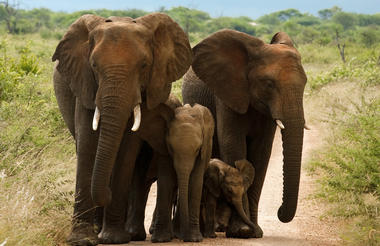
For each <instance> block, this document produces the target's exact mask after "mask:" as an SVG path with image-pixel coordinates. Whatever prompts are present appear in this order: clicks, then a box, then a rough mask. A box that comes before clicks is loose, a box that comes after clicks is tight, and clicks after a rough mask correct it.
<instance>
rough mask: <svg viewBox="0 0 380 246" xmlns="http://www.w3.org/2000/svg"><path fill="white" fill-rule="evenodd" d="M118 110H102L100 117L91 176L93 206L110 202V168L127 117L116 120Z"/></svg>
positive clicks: (113, 161)
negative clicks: (96, 147)
mask: <svg viewBox="0 0 380 246" xmlns="http://www.w3.org/2000/svg"><path fill="white" fill-rule="evenodd" d="M115 111H118V110H112V109H104V111H103V113H102V115H101V125H100V135H99V142H98V149H97V152H96V157H95V166H94V170H93V174H92V182H91V195H92V199H93V201H94V203H95V205H98V206H106V205H108V204H109V203H110V202H111V197H112V196H111V190H110V188H109V184H110V178H111V173H112V168H113V165H114V163H115V160H116V156H117V153H118V149H119V145H120V142H121V139H122V136H123V133H124V130H125V126H126V123H127V121H128V119H129V116H127V117H124V119H120V118H118V116H119V115H120V114H117V113H115Z"/></svg>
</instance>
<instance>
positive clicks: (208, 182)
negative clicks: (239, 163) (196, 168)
mask: <svg viewBox="0 0 380 246" xmlns="http://www.w3.org/2000/svg"><path fill="white" fill-rule="evenodd" d="M212 163H213V160H211V161H210V165H209V166H208V167H207V169H206V171H205V174H204V181H203V184H204V186H205V187H206V188H207V190H208V191H209V192H210V193H211V194H212V195H213V196H215V197H219V196H220V193H221V190H220V186H221V182H222V180H223V178H224V176H225V173H224V171H223V170H221V169H220V168H219V167H218V166H217V165H213V164H212Z"/></svg>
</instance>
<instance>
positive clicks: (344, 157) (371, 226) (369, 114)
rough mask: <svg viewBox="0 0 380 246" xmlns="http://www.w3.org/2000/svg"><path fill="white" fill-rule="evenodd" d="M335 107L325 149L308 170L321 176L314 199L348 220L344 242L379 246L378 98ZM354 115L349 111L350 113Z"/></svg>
mask: <svg viewBox="0 0 380 246" xmlns="http://www.w3.org/2000/svg"><path fill="white" fill-rule="evenodd" d="M353 106H354V110H348V108H349V105H341V107H338V106H336V110H338V108H341V111H340V110H338V111H337V112H334V113H333V114H332V115H331V116H330V118H331V119H333V120H332V121H331V124H332V125H333V126H334V129H335V130H334V134H333V136H332V137H331V138H330V140H329V143H328V147H327V150H326V151H324V152H322V153H321V154H320V155H319V156H318V157H317V158H315V159H314V160H313V161H312V162H311V163H310V165H309V169H310V170H311V171H316V170H319V171H320V172H321V177H320V185H321V188H320V189H319V192H318V196H319V197H321V198H323V199H325V200H326V201H328V202H329V203H330V204H333V209H332V211H331V213H332V214H333V215H334V216H340V217H344V218H349V219H350V220H349V221H351V222H350V223H348V228H347V229H346V230H347V231H345V233H344V235H343V239H344V240H345V241H346V242H347V243H349V244H351V245H379V243H380V220H379V219H378V218H379V216H380V165H379V163H380V131H379V129H380V99H379V98H376V99H371V100H365V99H364V97H363V98H362V100H361V102H360V103H353ZM352 111H353V112H352Z"/></svg>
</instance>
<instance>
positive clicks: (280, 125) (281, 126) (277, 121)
mask: <svg viewBox="0 0 380 246" xmlns="http://www.w3.org/2000/svg"><path fill="white" fill-rule="evenodd" d="M276 124H277V125H278V127H280V128H281V129H285V126H284V124H282V122H281V120H276Z"/></svg>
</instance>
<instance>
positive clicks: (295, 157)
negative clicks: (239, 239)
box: [277, 89, 305, 223]
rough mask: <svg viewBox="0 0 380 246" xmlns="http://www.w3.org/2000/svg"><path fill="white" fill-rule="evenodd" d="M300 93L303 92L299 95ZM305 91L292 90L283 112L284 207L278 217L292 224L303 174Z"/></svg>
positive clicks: (279, 211) (282, 206) (280, 209)
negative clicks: (303, 102) (303, 99)
mask: <svg viewBox="0 0 380 246" xmlns="http://www.w3.org/2000/svg"><path fill="white" fill-rule="evenodd" d="M299 91H302V93H301V94H299ZM302 94H303V90H299V89H298V90H297V89H294V90H291V91H290V93H289V94H287V95H288V99H287V102H290V103H289V104H287V105H284V106H283V107H284V108H283V112H284V115H286V118H285V119H284V122H283V123H284V127H285V128H284V129H282V130H281V134H282V142H283V156H284V166H283V175H284V187H283V197H282V205H281V207H280V208H279V209H278V213H277V216H278V218H279V220H280V221H281V222H284V223H287V222H290V221H291V220H292V219H293V218H294V216H295V213H296V209H297V200H298V190H299V181H300V172H301V159H302V144H303V129H304V125H305V120H304V114H303V106H302Z"/></svg>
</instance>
